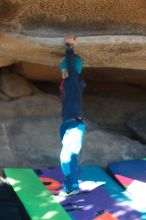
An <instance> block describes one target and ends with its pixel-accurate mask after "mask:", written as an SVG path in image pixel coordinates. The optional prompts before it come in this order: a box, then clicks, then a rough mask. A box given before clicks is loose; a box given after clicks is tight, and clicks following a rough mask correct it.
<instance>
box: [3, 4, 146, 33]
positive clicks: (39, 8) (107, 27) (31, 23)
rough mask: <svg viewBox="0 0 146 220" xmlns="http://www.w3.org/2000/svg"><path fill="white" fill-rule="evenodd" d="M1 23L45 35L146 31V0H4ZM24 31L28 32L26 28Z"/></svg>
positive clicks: (6, 26) (4, 26)
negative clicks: (71, 32)
mask: <svg viewBox="0 0 146 220" xmlns="http://www.w3.org/2000/svg"><path fill="white" fill-rule="evenodd" d="M0 26H1V27H3V28H4V29H5V28H8V29H12V30H14V29H15V30H17V31H24V32H25V30H30V33H35V30H36V29H40V33H41V34H43V31H42V30H44V34H45V35H47V36H48V35H49V34H50V35H51V34H53V35H55V36H56V34H59V35H64V34H66V33H68V32H69V31H74V32H77V31H78V32H79V33H80V34H82V35H86V34H90V33H94V34H95V33H100V34H103V33H104V34H105V33H106V34H107V33H108V34H109V33H110V34H121V33H124V34H125V33H126V34H127V33H136V34H137V33H142V34H144V33H146V2H145V0H139V1H137V0H129V1H127V0H110V1H108V0H98V1H97V0H80V1H78V0H74V1H72V0H68V1H66V0H61V1H60V0H45V1H42V0H37V1H35V0H28V1H23V0H3V1H1V3H0ZM26 33H28V32H27V31H26Z"/></svg>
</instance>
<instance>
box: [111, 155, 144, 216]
mask: <svg viewBox="0 0 146 220" xmlns="http://www.w3.org/2000/svg"><path fill="white" fill-rule="evenodd" d="M108 170H109V171H110V173H111V175H112V176H113V177H114V178H115V179H116V180H117V181H118V182H119V183H120V184H121V185H122V186H123V187H124V188H125V189H126V191H127V192H128V193H129V196H130V197H131V199H132V203H133V206H135V207H136V208H137V209H139V210H141V212H142V213H143V216H144V215H145V217H143V219H146V160H145V158H143V159H139V160H129V161H122V162H116V163H111V164H109V166H108Z"/></svg>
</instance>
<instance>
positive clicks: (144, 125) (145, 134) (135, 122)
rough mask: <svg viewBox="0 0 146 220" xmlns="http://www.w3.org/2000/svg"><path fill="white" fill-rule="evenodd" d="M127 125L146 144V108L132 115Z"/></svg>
mask: <svg viewBox="0 0 146 220" xmlns="http://www.w3.org/2000/svg"><path fill="white" fill-rule="evenodd" d="M127 126H128V128H129V129H130V130H131V131H132V132H133V133H134V135H135V136H136V137H137V138H138V139H139V140H140V141H141V142H143V143H145V144H146V109H144V110H143V111H140V112H137V113H136V114H135V115H134V116H133V117H131V118H130V119H129V121H128V122H127Z"/></svg>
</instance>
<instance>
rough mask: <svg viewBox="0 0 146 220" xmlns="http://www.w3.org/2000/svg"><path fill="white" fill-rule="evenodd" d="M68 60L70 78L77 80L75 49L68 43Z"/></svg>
mask: <svg viewBox="0 0 146 220" xmlns="http://www.w3.org/2000/svg"><path fill="white" fill-rule="evenodd" d="M66 62H67V69H68V75H69V78H70V79H71V80H75V79H76V78H77V73H76V68H75V62H74V50H73V48H71V47H69V46H68V45H67V46H66Z"/></svg>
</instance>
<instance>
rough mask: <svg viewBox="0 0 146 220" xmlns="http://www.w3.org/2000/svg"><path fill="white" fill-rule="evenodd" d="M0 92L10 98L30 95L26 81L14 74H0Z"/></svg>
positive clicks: (30, 91)
mask: <svg viewBox="0 0 146 220" xmlns="http://www.w3.org/2000/svg"><path fill="white" fill-rule="evenodd" d="M0 81H1V90H2V91H3V93H4V94H6V95H7V96H9V97H10V98H20V97H22V96H28V95H31V94H32V90H31V88H30V86H29V83H28V81H27V80H26V79H25V78H24V77H22V76H20V75H18V74H16V73H1V75H0Z"/></svg>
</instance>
